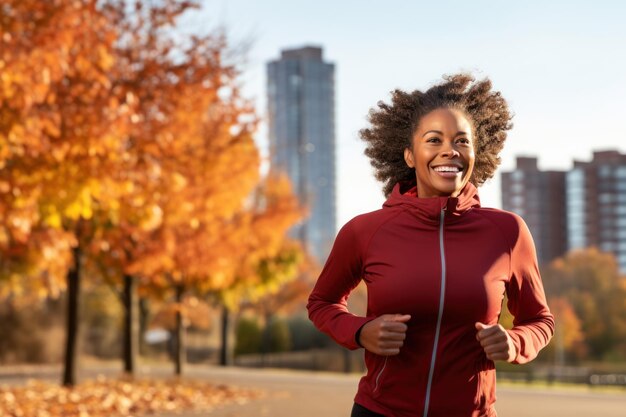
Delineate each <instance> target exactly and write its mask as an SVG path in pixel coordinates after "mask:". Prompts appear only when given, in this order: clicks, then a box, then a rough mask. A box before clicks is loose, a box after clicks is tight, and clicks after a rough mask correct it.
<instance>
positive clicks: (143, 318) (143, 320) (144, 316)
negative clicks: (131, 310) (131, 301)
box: [138, 297, 150, 356]
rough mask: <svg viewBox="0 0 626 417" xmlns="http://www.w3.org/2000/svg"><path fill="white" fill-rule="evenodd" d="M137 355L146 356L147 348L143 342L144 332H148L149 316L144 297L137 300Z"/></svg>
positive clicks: (146, 300) (146, 301)
mask: <svg viewBox="0 0 626 417" xmlns="http://www.w3.org/2000/svg"><path fill="white" fill-rule="evenodd" d="M138 304H139V313H138V314H139V355H140V356H142V355H146V354H147V346H146V340H145V338H144V337H145V334H146V331H148V320H149V314H150V307H149V305H148V299H146V298H145V297H140V298H139V303H138Z"/></svg>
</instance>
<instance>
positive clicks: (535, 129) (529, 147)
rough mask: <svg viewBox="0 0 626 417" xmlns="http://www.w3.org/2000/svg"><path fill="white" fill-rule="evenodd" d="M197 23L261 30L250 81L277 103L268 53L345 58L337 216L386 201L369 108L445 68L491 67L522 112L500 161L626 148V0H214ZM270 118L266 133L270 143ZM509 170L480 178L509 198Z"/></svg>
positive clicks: (563, 163)
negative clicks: (368, 132)
mask: <svg viewBox="0 0 626 417" xmlns="http://www.w3.org/2000/svg"><path fill="white" fill-rule="evenodd" d="M203 4H204V7H203V9H202V10H201V11H199V12H195V13H193V15H191V16H189V17H188V20H187V22H186V23H185V24H186V27H187V29H188V30H205V29H207V28H211V27H215V26H217V25H224V26H226V27H227V29H228V32H229V35H230V37H231V39H232V40H233V41H234V42H235V43H237V42H240V41H252V47H251V49H250V52H249V55H248V56H249V62H248V65H247V68H246V76H245V82H246V89H245V91H246V93H247V94H248V96H251V97H253V98H255V99H256V103H257V106H258V109H259V112H260V114H261V115H265V114H266V100H265V63H266V62H267V61H269V60H271V59H275V58H278V57H279V55H280V50H281V49H283V48H289V47H300V46H303V45H318V46H322V47H323V48H324V56H325V59H326V60H328V61H331V62H334V63H335V64H336V71H337V72H336V83H337V84H336V104H337V107H336V112H337V119H336V121H337V125H336V135H337V136H336V137H337V150H338V156H337V167H338V180H339V181H338V222H339V225H338V226H341V225H342V224H343V223H345V222H346V221H348V220H349V219H350V218H352V217H353V216H355V215H357V214H359V213H363V212H366V211H371V210H374V209H377V208H379V207H380V206H381V204H382V202H383V197H382V194H381V192H380V184H378V183H377V182H376V181H375V180H374V178H373V176H372V171H371V169H370V166H369V162H368V160H367V159H366V157H365V156H364V155H363V153H362V151H363V145H362V144H361V142H360V140H359V139H358V131H359V129H361V128H363V127H364V126H366V119H365V117H366V115H367V112H368V110H369V109H370V108H371V107H373V106H375V104H376V102H377V101H378V100H385V101H388V99H389V92H390V91H391V90H392V89H394V88H398V87H399V88H403V89H415V88H420V89H421V88H427V87H428V86H429V85H430V84H432V83H433V82H435V81H438V80H439V79H441V76H442V75H443V74H449V73H454V72H458V71H471V72H473V73H474V74H475V75H476V76H477V77H478V78H480V77H485V76H488V77H490V78H491V79H492V81H493V83H494V87H495V88H496V89H498V90H500V91H501V92H502V93H503V95H504V97H505V98H507V100H508V101H509V104H510V106H511V108H512V110H513V111H514V113H515V117H514V119H513V122H514V128H513V130H512V131H511V132H510V134H509V138H508V140H507V143H506V145H505V149H504V151H503V153H502V160H503V164H502V167H501V170H508V169H512V168H513V167H514V165H515V162H514V161H515V156H516V155H536V156H538V157H539V162H540V167H541V168H543V169H569V168H570V167H571V164H572V160H573V159H581V160H588V159H590V158H591V153H592V150H601V149H617V150H620V151H622V152H626V129H624V124H625V123H626V23H625V21H626V2H623V1H618V0H614V1H602V0H596V1H585V2H583V1H535V0H532V1H520V2H514V1H504V0H500V1H496V0H493V1H480V0H476V1H430V2H424V1H410V0H405V1H401V0H386V1H374V0H360V1H356V0H346V1H341V0H335V1H328V0H318V1H315V2H313V1H299V0H291V1H278V0H264V1H261V0H258V1H257V0H204V1H203ZM266 136H267V133H266V129H265V128H264V127H263V126H262V127H261V129H260V131H259V134H258V138H257V139H258V143H259V144H260V146H261V147H262V148H265V147H266V144H267V137H266ZM499 187H500V181H499V175H497V176H496V178H494V179H493V180H492V181H490V182H488V183H487V184H485V185H484V186H483V187H482V188H481V189H480V195H481V198H482V201H483V205H485V206H492V207H500V204H501V203H500V190H499Z"/></svg>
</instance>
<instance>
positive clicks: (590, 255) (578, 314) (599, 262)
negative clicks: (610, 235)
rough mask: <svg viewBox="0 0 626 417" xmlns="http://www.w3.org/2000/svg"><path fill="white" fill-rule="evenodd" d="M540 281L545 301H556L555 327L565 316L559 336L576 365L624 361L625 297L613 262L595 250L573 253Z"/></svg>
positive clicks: (611, 256) (543, 272)
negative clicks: (604, 361) (603, 361)
mask: <svg viewBox="0 0 626 417" xmlns="http://www.w3.org/2000/svg"><path fill="white" fill-rule="evenodd" d="M542 275H543V280H544V284H545V287H546V294H547V296H548V300H549V301H550V300H552V299H555V300H556V304H555V308H556V310H555V318H556V320H557V324H558V323H559V316H558V315H557V314H556V313H559V312H560V313H561V314H563V317H562V318H561V326H566V327H567V328H566V329H563V332H562V334H561V335H558V334H557V336H558V337H561V338H562V342H563V344H564V346H563V347H564V348H565V349H566V351H568V350H569V352H570V353H571V354H572V356H573V357H577V358H578V359H592V360H606V359H621V360H623V359H624V352H625V350H624V349H625V348H626V303H624V300H625V299H626V292H625V291H624V285H623V280H624V278H623V277H622V276H620V273H619V268H618V265H617V261H616V259H615V257H614V256H613V255H612V254H610V253H604V252H600V251H599V250H598V249H596V248H588V249H584V250H577V251H572V252H569V253H568V254H566V255H565V256H563V257H561V258H558V259H556V260H554V261H553V262H552V263H551V264H550V265H549V267H548V268H547V269H546V270H545V271H542ZM581 338H582V340H580V339H581ZM570 342H571V344H568V343H570Z"/></svg>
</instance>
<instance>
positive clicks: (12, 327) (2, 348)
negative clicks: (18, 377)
mask: <svg viewBox="0 0 626 417" xmlns="http://www.w3.org/2000/svg"><path fill="white" fill-rule="evenodd" d="M62 310H63V309H62V308H61V307H60V303H59V302H58V301H53V300H44V301H42V302H40V303H31V304H29V305H28V307H19V308H18V307H16V306H14V305H11V304H8V303H7V304H0V323H2V331H1V337H0V363H3V364H15V363H53V362H59V361H60V360H61V359H62V355H63V346H64V345H63V342H64V337H65V332H64V327H63V320H62V318H63V314H62V313H63V311H62Z"/></svg>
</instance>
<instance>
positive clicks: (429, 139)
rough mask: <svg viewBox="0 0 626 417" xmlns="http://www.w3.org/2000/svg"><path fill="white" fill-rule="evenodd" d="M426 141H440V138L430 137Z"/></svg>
mask: <svg viewBox="0 0 626 417" xmlns="http://www.w3.org/2000/svg"><path fill="white" fill-rule="evenodd" d="M426 142H431V143H437V142H439V138H437V137H434V138H428V139H426Z"/></svg>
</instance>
